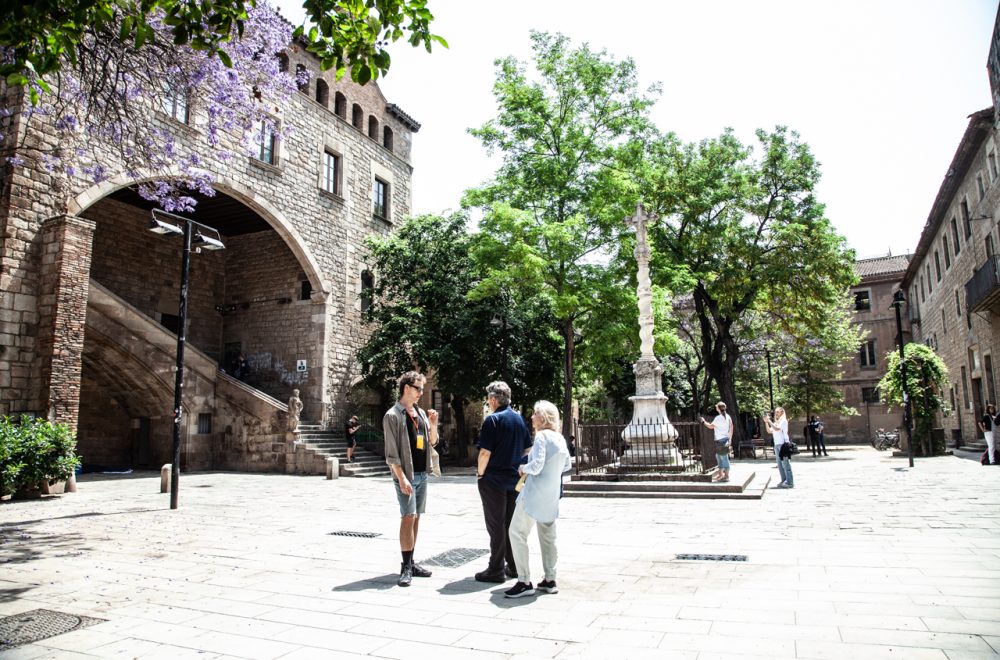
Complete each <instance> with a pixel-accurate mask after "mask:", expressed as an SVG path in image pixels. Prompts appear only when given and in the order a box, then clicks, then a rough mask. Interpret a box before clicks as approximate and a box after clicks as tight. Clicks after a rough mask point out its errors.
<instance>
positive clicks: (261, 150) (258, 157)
mask: <svg viewBox="0 0 1000 660" xmlns="http://www.w3.org/2000/svg"><path fill="white" fill-rule="evenodd" d="M268 117H269V118H270V119H271V121H272V122H273V123H274V126H273V127H272V128H271V129H270V141H271V160H269V161H268V160H265V159H264V155H265V153H266V150H265V136H266V135H267V134H268V133H267V132H266V131H267V123H266V122H265V120H263V119H262V120H261V121H260V122H259V124H260V127H261V128H260V130H261V134H260V136H259V137H258V138H257V139H256V140H255V145H256V147H257V150H256V152H255V153H254V154H252V155H251V156H250V161H251V162H252V163H254V164H255V165H260V166H263V167H267V168H273V169H275V170H280V169H281V164H282V153H281V148H282V139H281V119H279V118H277V117H275V116H274V115H268Z"/></svg>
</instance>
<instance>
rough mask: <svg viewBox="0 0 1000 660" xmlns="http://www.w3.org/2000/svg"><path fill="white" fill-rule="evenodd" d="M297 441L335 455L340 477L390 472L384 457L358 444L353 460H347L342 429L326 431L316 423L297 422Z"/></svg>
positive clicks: (385, 474) (325, 454) (373, 475)
mask: <svg viewBox="0 0 1000 660" xmlns="http://www.w3.org/2000/svg"><path fill="white" fill-rule="evenodd" d="M299 442H301V443H303V444H304V445H305V446H306V447H307V448H308V449H310V450H312V451H313V452H315V453H316V454H317V455H319V456H322V457H323V458H324V459H326V458H327V457H331V456H335V457H336V458H337V459H338V460H339V461H340V476H342V477H386V476H389V475H390V474H391V472H390V471H389V466H388V465H386V464H385V459H384V458H383V457H381V456H379V455H378V454H375V453H373V452H371V451H368V450H367V449H363V448H362V447H361V446H360V445H359V446H358V447H357V449H355V450H354V462H353V463H348V462H347V441H346V440H345V439H344V433H343V431H328V430H325V429H322V428H320V426H319V425H318V424H308V423H306V424H302V423H300V424H299Z"/></svg>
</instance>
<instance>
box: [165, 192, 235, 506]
mask: <svg viewBox="0 0 1000 660" xmlns="http://www.w3.org/2000/svg"><path fill="white" fill-rule="evenodd" d="M152 217H153V219H152V222H150V225H149V231H151V232H153V233H154V234H160V235H167V234H179V235H181V236H183V238H184V247H183V250H182V251H181V292H180V303H179V305H178V311H177V316H178V317H179V318H178V324H179V326H180V327H178V328H177V363H176V367H175V371H176V378H175V380H174V447H173V459H172V460H171V464H170V508H171V509H176V508H177V492H178V480H179V478H180V465H181V416H182V415H181V412H182V409H183V402H182V396H181V395H182V392H183V389H184V342H185V335H186V333H187V299H188V271H189V266H190V263H191V247H192V246H194V248H195V249H196V250H197V251H198V252H201V250H202V248H204V249H206V250H223V249H225V247H226V246H225V245H223V244H222V236H221V235H220V234H219V231H218V230H217V229H213V228H212V227H209V226H208V225H203V224H201V223H200V222H195V221H194V220H191V219H190V218H183V217H181V216H179V215H174V214H173V213H167V212H166V211H160V210H153V212H152Z"/></svg>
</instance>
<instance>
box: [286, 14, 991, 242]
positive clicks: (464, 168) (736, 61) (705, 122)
mask: <svg viewBox="0 0 1000 660" xmlns="http://www.w3.org/2000/svg"><path fill="white" fill-rule="evenodd" d="M997 1H998V0H837V1H835V2H832V1H829V0H827V1H822V0H659V1H658V2H653V1H651V0H649V1H637V0H632V1H630V2H607V0H602V1H596V0H533V1H531V2H528V1H525V0H503V1H502V2H483V1H482V0H428V6H429V8H430V10H431V11H432V12H433V13H434V15H435V21H434V23H433V26H432V27H433V31H434V32H435V33H436V34H440V35H442V36H443V37H444V38H445V39H447V40H448V42H449V45H450V48H449V49H443V48H438V47H435V48H434V52H433V53H432V54H427V52H426V51H424V50H423V49H420V50H417V49H413V48H411V47H410V46H409V45H408V44H405V43H403V42H400V43H398V44H396V45H394V46H393V48H392V50H391V54H392V58H393V61H392V67H391V69H390V71H389V75H388V76H387V77H386V78H384V79H382V80H380V81H379V86H380V87H381V88H382V91H383V92H384V93H385V95H386V98H388V99H389V101H390V102H392V103H396V104H398V105H399V106H400V107H402V108H403V109H404V110H405V111H406V112H407V113H408V114H409V115H411V116H412V117H414V118H415V119H416V120H417V121H419V122H420V123H421V124H422V128H421V129H420V132H419V133H417V134H416V135H415V136H414V150H413V164H414V166H415V171H414V177H413V188H414V192H413V202H414V207H413V212H414V213H438V212H441V211H444V210H446V209H457V208H458V206H459V201H460V199H461V196H462V192H463V191H464V190H465V189H467V188H469V187H473V186H477V185H479V184H481V183H482V182H484V181H486V180H488V179H489V178H490V177H491V176H492V174H493V172H494V171H495V169H496V166H497V163H498V162H499V161H498V160H497V159H496V158H494V159H493V160H491V159H489V158H488V157H487V156H486V153H485V151H484V150H483V148H482V147H481V146H480V144H479V143H478V141H476V140H475V139H474V138H473V137H472V136H470V135H469V134H468V133H467V130H466V129H468V128H469V127H473V126H480V125H481V124H482V123H483V122H485V121H486V120H488V119H490V118H491V117H493V116H494V115H495V110H496V106H495V103H494V99H493V94H492V85H493V81H494V66H493V61H494V60H495V59H496V58H499V57H504V56H507V55H514V56H516V57H518V58H519V59H521V60H528V59H529V58H530V55H531V49H530V40H529V38H528V31H529V30H531V29H537V30H544V31H550V32H562V33H563V34H565V35H567V36H568V37H570V39H571V40H572V41H573V43H574V44H579V43H582V42H587V43H589V44H590V46H591V48H593V49H595V50H600V49H602V48H603V49H607V50H608V52H609V53H611V54H613V55H614V56H615V57H616V58H624V57H632V58H633V59H634V60H635V62H636V64H637V67H638V72H639V80H640V84H641V86H642V87H643V88H645V87H647V86H648V85H650V84H652V83H654V82H660V83H661V84H662V87H663V93H662V95H661V97H660V101H659V103H658V104H657V105H656V106H655V107H654V109H653V112H652V117H653V119H654V121H655V123H656V124H657V126H659V128H660V129H661V130H663V131H673V132H675V133H677V134H678V135H679V136H680V137H681V139H683V140H686V141H696V140H701V139H703V138H706V137H714V136H717V135H719V134H720V133H721V132H722V130H723V129H724V128H725V127H727V126H730V127H733V128H734V129H735V130H736V132H737V134H738V135H739V136H740V137H741V138H742V139H743V140H744V141H747V140H749V139H751V138H752V137H753V131H754V130H755V129H756V128H758V127H760V128H773V127H774V126H775V125H776V124H785V125H787V126H789V127H790V128H792V129H794V130H796V131H798V132H799V133H800V134H801V136H802V138H803V139H804V140H805V141H806V142H808V143H809V144H810V145H811V147H812V149H813V152H814V153H815V155H816V156H817V158H818V159H819V161H820V163H821V164H822V172H823V178H822V181H821V182H820V187H819V190H818V198H819V200H820V201H822V202H824V203H825V204H826V205H827V215H828V217H829V218H830V219H831V220H832V221H833V223H834V225H835V226H836V227H837V228H838V230H839V231H840V232H841V233H842V234H843V235H844V236H846V237H847V239H848V242H849V243H850V245H851V247H853V248H855V250H857V253H858V256H859V257H867V256H877V255H880V254H885V253H886V252H887V251H889V250H890V249H891V251H892V253H893V254H900V253H903V252H908V251H912V250H913V249H914V248H915V247H916V244H917V240H918V239H919V237H920V230H921V228H922V227H923V225H924V222H925V221H926V219H927V215H928V213H929V211H930V207H931V204H932V202H933V200H934V196H935V195H936V194H937V190H938V186H939V185H940V183H941V180H942V178H943V176H944V173H945V172H946V171H947V169H948V165H949V164H950V162H951V158H952V156H953V155H954V152H955V148H956V147H957V146H958V141H959V139H960V138H961V136H962V133H963V132H964V130H965V126H966V124H967V121H968V120H967V117H968V115H969V114H971V113H972V112H975V111H977V110H980V109H982V108H985V107H987V106H989V105H990V93H989V82H988V79H987V76H986V58H987V55H988V54H989V41H990V35H991V33H992V29H993V21H994V18H995V16H996V12H997ZM297 5H298V3H297V2H296V0H280V1H279V2H278V6H279V7H280V8H281V10H282V13H284V14H285V15H286V16H287V17H288V18H290V19H291V20H293V21H294V20H297V18H298V17H300V16H301V11H300V10H296V9H295V7H296V6H297Z"/></svg>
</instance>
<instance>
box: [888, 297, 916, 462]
mask: <svg viewBox="0 0 1000 660" xmlns="http://www.w3.org/2000/svg"><path fill="white" fill-rule="evenodd" d="M905 303H906V297H905V296H904V295H903V290H902V289H898V290H897V291H896V293H894V294H893V296H892V306H893V307H895V308H896V340H897V343H898V344H899V375H900V378H901V379H902V381H901V382H902V388H903V425H904V426H905V427H906V447H907V452H908V454H909V458H910V467H913V432H912V431H911V410H912V407H911V404H910V393H909V391H908V390H907V389H906V358H905V357H904V354H903V346H904V340H903V319H902V317H901V316H900V309H901V308H902V307H903V305H904V304H905Z"/></svg>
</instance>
